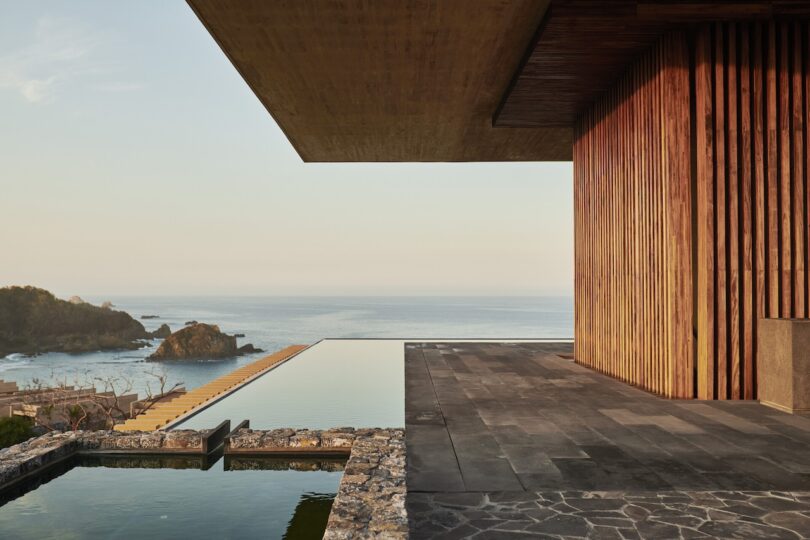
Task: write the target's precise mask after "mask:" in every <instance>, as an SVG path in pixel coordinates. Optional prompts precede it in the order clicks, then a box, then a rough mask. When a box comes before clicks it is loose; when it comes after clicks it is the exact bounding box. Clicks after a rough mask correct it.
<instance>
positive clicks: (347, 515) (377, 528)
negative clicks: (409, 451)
mask: <svg viewBox="0 0 810 540" xmlns="http://www.w3.org/2000/svg"><path fill="white" fill-rule="evenodd" d="M406 491H407V487H406V484H405V430H403V429H391V430H373V431H372V432H369V433H363V434H362V435H358V436H357V438H356V440H355V442H354V445H353V446H352V453H351V456H350V457H349V462H348V463H347V464H346V469H345V471H344V472H343V478H342V479H341V481H340V487H339V488H338V494H337V497H335V502H334V503H333V504H332V512H331V513H330V514H329V523H328V525H327V528H326V533H325V534H324V540H339V539H340V540H342V539H348V538H387V539H405V538H408V515H407V513H406V511H405V494H406Z"/></svg>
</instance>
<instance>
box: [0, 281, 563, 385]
mask: <svg viewBox="0 0 810 540" xmlns="http://www.w3.org/2000/svg"><path fill="white" fill-rule="evenodd" d="M85 300H87V301H89V302H91V303H93V304H97V305H98V304H101V303H102V302H103V301H105V300H110V301H112V302H113V304H114V305H115V309H119V310H123V311H126V312H128V313H129V314H130V315H132V316H133V317H135V318H136V319H139V320H140V321H141V322H142V323H143V325H144V326H145V327H146V329H147V330H155V329H157V327H158V326H160V325H161V324H163V323H166V324H168V325H169V326H170V327H171V329H172V330H173V331H174V330H178V329H180V328H182V327H183V325H184V324H185V322H186V321H191V320H196V321H199V322H205V323H211V324H217V325H219V327H220V329H221V330H222V331H224V332H227V333H231V334H233V333H240V334H245V337H244V338H240V339H239V340H238V343H239V345H243V344H245V343H252V344H253V345H255V346H256V347H260V348H262V349H264V350H265V351H267V352H272V351H275V350H278V349H280V348H282V347H286V346H288V345H293V344H305V345H307V344H313V343H315V342H317V341H319V340H321V339H324V338H396V339H414V340H418V339H448V340H450V339H476V338H481V339H493V338H495V339H498V338H500V339H541V338H543V339H545V338H554V339H557V338H559V339H572V338H573V334H574V307H573V299H572V298H571V297H550V296H545V297H542V296H534V297H231V298H225V297H138V298H136V297H120V298H115V297H112V298H110V297H104V298H92V297H88V298H85ZM144 315H156V316H157V317H158V318H155V319H141V317H142V316H144ZM159 343H160V341H159V340H153V341H152V342H151V343H150V345H149V346H148V347H145V348H143V349H139V350H136V351H112V352H97V353H87V354H72V355H71V354H61V353H49V354H43V355H40V356H36V357H24V356H21V355H16V354H15V355H10V356H8V357H6V358H0V379H2V380H6V381H16V382H17V383H18V384H19V385H20V386H27V385H31V384H33V383H34V382H35V381H41V382H42V383H44V384H53V383H54V382H55V381H60V380H61V381H66V382H67V383H68V384H77V385H87V384H93V383H94V384H95V386H96V388H99V389H101V388H103V386H104V385H103V381H114V382H115V384H116V389H117V390H118V391H121V390H124V389H126V387H129V386H131V390H132V391H135V392H139V393H140V394H141V395H143V394H144V393H145V391H146V390H147V388H149V389H151V391H153V392H155V393H156V392H157V391H158V378H157V376H156V375H162V376H165V379H166V381H167V382H168V386H171V385H173V384H175V383H181V384H182V385H183V386H185V387H186V388H187V389H192V388H195V387H197V386H200V385H202V384H205V383H206V382H208V381H210V380H212V379H214V378H216V377H219V376H220V375H223V374H225V373H228V372H230V371H232V370H234V369H236V368H238V367H240V366H242V365H244V364H247V363H249V362H251V361H253V360H255V359H256V358H259V357H261V356H262V355H263V354H266V353H257V354H252V355H247V356H242V357H239V358H233V359H227V360H216V361H191V362H178V361H173V362H147V361H145V358H146V357H147V356H149V355H150V354H151V353H152V352H154V350H155V349H156V348H157V346H158V345H159ZM94 381H95V382H94Z"/></svg>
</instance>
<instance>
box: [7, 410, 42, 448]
mask: <svg viewBox="0 0 810 540" xmlns="http://www.w3.org/2000/svg"><path fill="white" fill-rule="evenodd" d="M33 436H34V423H33V422H32V421H31V419H30V418H26V417H24V416H11V417H8V418H0V448H6V447H8V446H13V445H15V444H17V443H21V442H23V441H27V440H28V439H30V438H31V437H33Z"/></svg>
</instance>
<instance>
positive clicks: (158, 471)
mask: <svg viewBox="0 0 810 540" xmlns="http://www.w3.org/2000/svg"><path fill="white" fill-rule="evenodd" d="M343 465H344V460H339V459H294V460H291V459H281V458H275V457H273V458H265V457H233V456H226V457H224V458H222V457H220V458H218V459H217V458H204V457H174V456H155V455H147V456H144V455H140V456H81V457H76V458H73V459H72V460H68V461H66V462H63V463H62V464H59V465H57V466H55V467H54V468H51V469H50V470H47V471H44V473H43V474H42V475H40V476H38V477H36V478H34V479H32V480H29V481H27V482H25V483H24V484H22V485H18V486H16V487H14V488H12V490H11V491H6V492H0V505H2V506H0V538H3V539H6V538H8V539H12V538H13V539H15V540H17V539H19V540H28V539H31V540H34V539H36V540H40V539H44V538H59V539H65V540H84V539H88V540H90V539H98V538H109V539H131V538H149V539H154V540H164V539H166V540H168V539H188V538H217V539H233V540H237V539H251V538H286V539H290V540H292V539H309V538H321V537H322V536H323V533H324V530H325V529H326V521H327V519H328V517H329V511H330V509H331V507H332V501H333V499H334V497H335V494H336V493H337V489H338V484H339V483H340V477H341V475H342V474H343V473H342V470H343Z"/></svg>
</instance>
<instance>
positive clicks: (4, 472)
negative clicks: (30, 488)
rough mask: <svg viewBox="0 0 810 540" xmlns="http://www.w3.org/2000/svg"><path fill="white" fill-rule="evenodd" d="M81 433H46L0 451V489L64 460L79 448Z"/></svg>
mask: <svg viewBox="0 0 810 540" xmlns="http://www.w3.org/2000/svg"><path fill="white" fill-rule="evenodd" d="M82 434H83V432H81V431H68V432H65V433H62V432H57V431H54V432H51V433H46V434H45V435H42V436H40V437H35V438H33V439H28V440H27V441H25V442H21V443H20V444H15V445H14V446H9V447H8V448H3V449H2V450H0V487H2V486H5V485H6V484H9V483H11V482H14V481H15V480H17V479H18V478H20V477H22V476H25V475H26V474H28V473H31V472H34V471H36V470H38V469H41V468H43V467H46V466H48V465H50V464H51V463H53V462H56V461H59V460H61V459H63V458H66V457H68V456H70V455H71V454H73V453H74V452H76V450H77V449H78V448H79V446H80V439H81V437H82Z"/></svg>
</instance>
